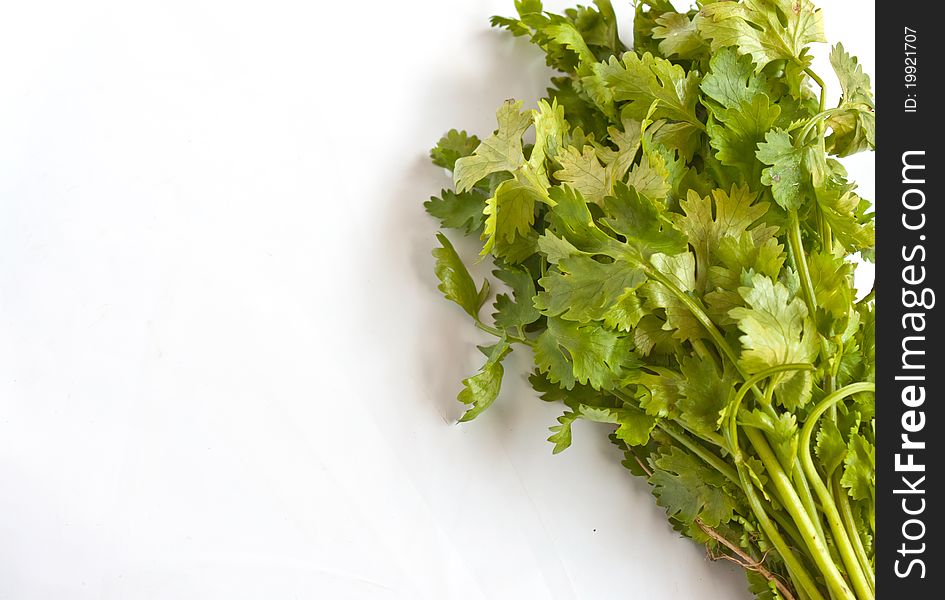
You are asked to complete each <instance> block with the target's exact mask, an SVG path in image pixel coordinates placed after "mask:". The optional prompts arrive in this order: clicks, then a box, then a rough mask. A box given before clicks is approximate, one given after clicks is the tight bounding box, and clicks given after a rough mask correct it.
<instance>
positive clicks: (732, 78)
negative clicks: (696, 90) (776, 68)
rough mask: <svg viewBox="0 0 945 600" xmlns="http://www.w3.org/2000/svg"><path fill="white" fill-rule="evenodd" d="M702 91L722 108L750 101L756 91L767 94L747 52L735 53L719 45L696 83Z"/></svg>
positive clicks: (766, 89)
mask: <svg viewBox="0 0 945 600" xmlns="http://www.w3.org/2000/svg"><path fill="white" fill-rule="evenodd" d="M700 87H701V88H702V92H703V93H704V94H705V95H706V96H707V97H709V98H711V99H712V100H714V101H715V102H717V103H718V104H719V105H721V107H722V108H735V107H737V106H739V105H741V104H743V103H750V102H752V101H753V100H754V99H755V98H757V97H758V95H759V94H767V93H769V91H768V80H767V77H766V76H765V75H764V74H763V73H757V74H756V73H755V65H754V64H752V62H751V58H750V57H748V56H742V57H739V56H738V54H737V53H736V52H735V50H734V49H733V48H721V49H720V50H719V51H718V52H715V53H714V54H713V55H712V58H711V59H710V60H709V72H708V73H707V74H706V76H705V78H703V80H702V84H701V85H700Z"/></svg>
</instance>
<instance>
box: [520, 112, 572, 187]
mask: <svg viewBox="0 0 945 600" xmlns="http://www.w3.org/2000/svg"><path fill="white" fill-rule="evenodd" d="M532 119H533V120H534V122H535V145H534V146H533V147H532V153H531V156H529V157H528V162H529V164H530V165H532V167H533V168H534V169H535V170H536V171H537V172H540V173H544V172H545V159H554V158H555V157H556V156H558V153H559V152H561V150H562V147H563V146H564V136H565V134H567V132H568V122H567V121H566V120H565V119H564V107H563V106H561V105H559V104H558V101H557V100H552V101H551V103H550V104H549V103H548V101H547V100H539V101H538V109H537V110H533V111H532Z"/></svg>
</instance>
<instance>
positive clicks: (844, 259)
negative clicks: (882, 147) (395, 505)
mask: <svg viewBox="0 0 945 600" xmlns="http://www.w3.org/2000/svg"><path fill="white" fill-rule="evenodd" d="M594 4H595V6H594V7H577V8H575V9H571V10H568V11H565V13H564V14H560V15H559V14H552V13H549V12H546V11H544V10H543V8H542V5H541V3H540V2H539V1H537V0H518V1H516V3H515V5H516V8H517V12H518V16H517V17H516V18H504V17H494V18H493V19H492V23H493V25H495V26H498V27H502V28H505V29H507V30H509V31H510V32H511V33H512V34H514V35H516V36H525V37H527V38H529V39H530V40H531V41H532V42H533V43H534V44H536V45H537V46H539V47H540V48H541V49H542V50H543V51H544V52H545V54H546V57H547V63H548V65H549V66H551V67H552V68H553V69H555V70H556V71H557V75H556V76H555V77H554V78H552V80H551V86H550V87H549V88H548V93H547V96H546V97H545V98H543V99H541V100H540V101H539V102H538V105H537V108H534V109H532V110H523V105H522V103H521V102H516V101H513V100H509V101H507V102H505V103H504V104H503V105H502V106H501V107H499V109H498V112H497V114H496V117H497V122H498V123H497V128H496V130H495V131H494V132H493V133H492V134H491V135H489V136H488V137H486V138H484V139H482V140H480V139H479V138H477V137H476V136H474V135H469V134H467V133H465V132H463V131H457V130H452V131H450V132H448V133H447V134H446V135H445V136H444V137H443V138H442V139H441V140H440V141H439V143H438V144H437V146H436V147H435V148H434V149H433V150H432V151H431V157H432V159H433V162H434V163H435V164H436V165H438V166H440V167H444V168H446V169H449V170H450V171H451V172H452V175H453V182H454V188H453V189H446V190H443V191H442V192H441V194H440V195H439V196H438V197H434V198H431V199H430V200H429V201H428V202H427V203H426V204H425V206H426V208H427V211H428V212H429V213H430V214H431V215H433V216H434V217H436V218H437V219H439V220H440V222H441V223H442V225H443V227H444V228H448V229H453V230H456V231H457V232H458V233H459V234H461V235H468V236H475V237H477V238H478V239H479V240H481V242H482V252H481V255H482V257H484V258H485V257H489V258H490V259H491V260H492V261H494V264H495V270H494V271H493V274H494V275H495V277H496V278H497V279H498V280H500V281H501V282H503V283H504V284H505V285H506V286H507V287H508V291H507V292H505V293H500V294H498V295H497V296H496V297H495V300H494V303H493V309H494V310H493V312H492V315H491V318H490V317H485V316H483V315H482V313H483V307H484V305H485V304H486V302H487V301H488V300H489V298H490V285H489V283H488V281H486V282H483V283H482V284H479V285H477V284H476V283H475V282H474V281H473V279H472V277H471V276H470V274H469V272H468V270H467V269H466V267H465V265H464V263H463V261H462V259H461V258H460V257H459V255H458V254H457V252H456V250H455V249H454V247H453V245H452V244H451V243H450V241H449V240H448V238H447V237H446V236H445V235H443V234H440V235H439V236H438V239H439V242H440V245H439V247H438V248H436V249H435V250H434V252H433V254H434V256H435V258H436V275H437V277H438V279H439V281H440V285H439V289H440V290H441V291H442V292H443V294H444V295H445V296H446V297H447V298H448V299H449V300H452V301H453V302H455V303H456V304H458V305H459V306H460V307H461V308H462V309H463V310H465V311H466V313H468V314H469V316H470V317H471V319H472V321H473V323H474V325H475V326H476V327H478V328H479V329H481V330H483V331H485V332H488V333H489V334H491V335H492V336H494V338H495V339H494V342H493V343H492V344H491V345H488V346H485V347H483V348H482V350H483V353H484V355H485V362H484V364H483V366H482V368H481V369H480V370H479V371H478V372H477V373H475V374H473V375H472V376H470V377H469V378H468V379H466V380H464V381H463V387H462V391H461V392H460V394H459V400H460V401H461V402H463V403H464V404H465V405H467V411H466V413H465V415H464V416H463V420H469V419H472V418H474V417H475V416H477V415H478V414H480V413H481V412H482V411H483V410H485V409H487V408H488V407H489V406H490V405H491V404H492V403H493V402H494V401H495V400H496V398H497V397H498V395H499V390H500V387H501V383H502V378H503V375H504V369H503V360H504V359H505V357H506V356H508V354H509V353H510V352H512V351H513V350H515V349H524V350H525V351H529V352H531V353H532V355H533V356H534V362H535V370H534V372H533V373H532V374H531V375H530V377H529V380H530V382H531V384H532V385H533V387H534V388H535V390H536V391H537V392H538V394H539V395H540V397H541V398H542V399H543V400H545V401H548V402H557V403H561V404H562V405H563V414H562V415H561V416H560V417H559V418H558V423H557V424H556V425H554V426H552V427H551V431H552V434H551V436H550V437H549V441H551V442H552V443H553V444H554V452H560V451H562V450H564V449H565V448H567V447H568V446H569V445H570V444H571V427H572V424H573V423H574V422H575V421H576V420H579V419H586V420H590V421H596V422H603V423H610V424H612V425H613V426H614V428H613V430H612V434H611V436H610V438H611V440H612V441H613V443H614V444H616V445H617V446H618V447H619V448H620V450H621V451H622V452H623V454H624V457H625V460H624V464H625V465H626V467H627V468H628V469H629V470H630V471H631V472H632V473H633V474H634V475H637V476H640V477H643V478H645V479H646V481H647V482H648V483H649V484H650V485H651V486H652V491H653V495H654V496H655V497H656V501H657V503H658V504H659V505H660V506H662V507H664V508H665V509H666V514H667V516H668V518H669V520H670V523H671V524H672V526H673V527H674V528H675V529H676V530H677V531H679V532H681V533H682V534H684V535H687V536H689V537H690V538H692V539H693V540H695V541H696V542H698V543H702V544H705V545H706V547H707V548H708V551H709V553H710V554H711V555H712V556H714V557H717V558H725V559H728V560H732V561H734V562H737V563H738V564H740V565H742V566H743V567H745V569H746V571H747V574H748V580H749V586H750V588H751V590H752V592H754V593H755V594H756V595H757V597H758V598H765V599H777V598H782V599H792V600H793V599H798V600H827V599H830V598H833V599H835V600H854V599H856V600H866V599H872V598H873V597H874V595H875V591H874V588H875V584H874V550H873V543H872V540H873V535H874V531H875V522H874V511H875V497H874V496H875V492H874V440H875V433H874V422H873V417H874V398H873V390H874V386H873V380H874V372H875V335H874V323H875V311H874V307H873V295H872V292H871V293H869V294H867V295H866V296H865V297H864V298H863V299H861V300H859V301H857V300H856V293H855V290H854V288H853V271H854V267H855V262H854V257H855V255H859V256H861V257H862V258H864V259H866V260H872V258H873V253H874V227H873V215H872V213H871V212H869V211H868V209H869V206H870V204H869V202H867V201H866V200H864V199H862V198H860V197H859V196H858V195H857V194H856V192H855V185H854V184H853V183H851V182H850V181H848V180H847V176H846V172H845V170H844V168H843V167H842V166H841V164H840V163H839V162H838V160H837V158H841V157H844V156H848V155H850V154H853V153H856V152H860V151H863V150H869V149H872V148H873V146H874V127H875V117H874V112H873V109H874V103H873V96H872V92H871V90H870V81H869V78H868V76H867V75H865V74H864V73H863V71H862V68H861V67H860V65H859V64H858V63H857V60H856V58H854V57H852V56H850V55H849V54H848V53H847V52H846V51H845V50H844V49H843V47H842V46H841V45H840V44H837V45H835V46H834V47H833V49H832V51H831V53H830V63H831V65H832V67H833V71H834V74H833V76H834V77H835V79H836V81H837V83H838V84H839V86H840V89H841V91H842V97H841V100H840V102H839V104H838V105H837V106H833V107H827V106H826V102H825V97H826V96H825V86H826V83H825V81H824V79H823V78H821V77H820V76H819V75H818V74H816V73H815V72H814V71H813V70H812V69H811V54H810V50H809V46H810V45H811V44H814V43H822V42H826V40H825V39H824V34H823V24H822V16H821V13H820V12H819V11H818V10H817V9H816V8H815V7H814V6H813V5H812V4H811V3H810V2H809V0H743V1H740V2H709V1H705V2H702V3H700V7H698V8H694V9H693V10H690V11H688V12H677V11H676V10H675V9H674V8H673V7H672V5H671V4H670V3H669V2H667V1H666V0H642V1H639V2H637V4H636V15H635V19H634V22H633V40H634V41H633V47H632V48H627V47H626V46H625V45H624V44H623V42H622V41H621V39H620V37H619V36H618V31H617V19H616V16H615V14H614V11H613V8H612V6H611V4H610V2H609V1H608V0H598V1H596V2H595V3H594ZM529 131H531V132H532V134H533V135H534V143H526V142H524V141H523V139H524V137H525V136H526V132H529ZM530 135H531V134H530Z"/></svg>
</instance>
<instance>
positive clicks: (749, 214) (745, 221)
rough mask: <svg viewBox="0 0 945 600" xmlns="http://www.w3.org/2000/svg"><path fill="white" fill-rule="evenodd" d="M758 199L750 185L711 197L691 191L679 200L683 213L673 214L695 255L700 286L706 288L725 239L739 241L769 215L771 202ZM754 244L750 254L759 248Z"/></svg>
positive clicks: (714, 193) (744, 263)
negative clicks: (713, 264)
mask: <svg viewBox="0 0 945 600" xmlns="http://www.w3.org/2000/svg"><path fill="white" fill-rule="evenodd" d="M757 199H758V195H757V194H755V193H753V192H752V191H751V190H749V189H748V186H734V185H733V186H732V189H731V192H729V193H726V192H725V190H713V192H712V195H711V196H705V197H702V196H700V195H699V194H697V193H696V192H695V191H694V190H689V195H688V197H687V198H686V199H685V200H682V201H680V203H679V208H680V210H682V212H683V214H674V215H672V220H673V223H674V224H675V225H676V228H677V229H679V230H680V231H682V232H683V233H685V234H686V237H687V238H688V240H689V245H690V246H692V249H693V251H694V252H695V255H696V269H697V275H698V277H697V279H699V280H700V281H701V282H702V284H701V285H700V286H699V287H704V281H705V278H706V277H707V276H708V270H709V265H710V264H712V263H713V262H714V259H715V257H716V254H717V253H718V252H719V246H720V245H721V244H722V242H723V240H731V241H734V240H738V239H739V238H740V237H741V236H742V234H744V233H746V232H747V231H748V228H749V227H751V226H752V225H753V224H754V223H755V222H756V221H758V220H759V219H760V218H762V217H763V216H764V215H765V214H766V213H767V212H768V203H767V202H757ZM713 209H714V210H713ZM731 241H730V242H729V244H731V243H732V242H731ZM755 241H756V240H755V239H754V238H752V239H751V240H750V241H749V244H750V247H749V249H748V252H751V251H752V250H754V249H755V248H756V245H755V243H753V242H755ZM758 241H760V240H758ZM747 258H748V257H744V259H745V260H744V262H742V263H741V264H740V265H739V268H741V265H745V266H749V265H750V263H749V262H748V260H747ZM779 267H780V265H779ZM775 273H777V270H776V271H775Z"/></svg>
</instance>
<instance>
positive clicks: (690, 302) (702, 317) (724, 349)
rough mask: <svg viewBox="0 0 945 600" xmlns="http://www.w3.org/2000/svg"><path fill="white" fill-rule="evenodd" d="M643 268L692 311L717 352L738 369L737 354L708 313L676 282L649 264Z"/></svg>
mask: <svg viewBox="0 0 945 600" xmlns="http://www.w3.org/2000/svg"><path fill="white" fill-rule="evenodd" d="M643 268H644V269H646V272H647V275H648V276H649V277H650V278H652V279H654V280H656V281H658V282H660V283H662V284H663V285H664V286H666V288H667V289H669V291H670V292H672V294H673V295H674V296H676V297H677V298H678V299H679V301H680V302H682V303H683V305H685V307H686V308H687V309H688V310H689V312H691V313H692V316H694V317H695V318H696V320H697V321H699V323H700V324H701V325H702V326H703V327H705V329H706V331H708V332H709V337H711V338H712V341H713V342H714V343H715V345H716V347H717V348H718V349H719V352H721V353H722V354H723V355H725V357H726V358H727V359H729V360H730V361H731V362H732V364H733V365H735V368H736V369H739V366H738V356H737V355H736V354H735V351H734V350H732V347H731V346H730V345H729V344H728V342H726V341H725V336H723V335H722V332H720V331H719V330H718V328H717V327H716V326H715V323H713V322H712V319H710V318H709V315H707V314H706V312H705V310H704V309H703V308H702V306H701V305H700V304H699V302H698V301H697V300H696V299H694V298H693V297H692V296H690V295H689V294H686V293H685V292H683V291H682V290H681V289H679V288H678V287H676V284H674V283H673V282H672V281H670V279H669V278H668V277H666V276H665V275H663V274H662V273H660V272H659V271H657V270H656V269H653V268H651V267H650V266H649V265H644V266H643Z"/></svg>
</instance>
